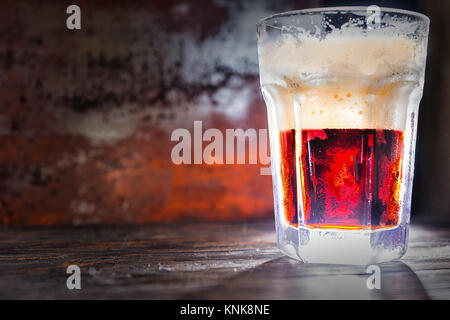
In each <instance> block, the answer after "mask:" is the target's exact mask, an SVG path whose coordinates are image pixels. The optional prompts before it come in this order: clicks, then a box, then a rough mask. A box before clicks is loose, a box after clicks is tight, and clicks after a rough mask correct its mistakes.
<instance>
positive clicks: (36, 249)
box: [0, 221, 450, 299]
mask: <svg viewBox="0 0 450 320" xmlns="http://www.w3.org/2000/svg"><path fill="white" fill-rule="evenodd" d="M71 264H76V265H78V266H80V268H81V290H68V289H67V286H66V280H67V277H68V276H69V275H68V274H66V268H67V267H68V266H69V265H71ZM380 268H381V275H382V276H381V279H382V280H381V289H380V290H369V289H367V286H366V281H367V278H368V277H369V274H367V273H366V269H365V267H358V266H335V265H318V264H302V263H299V262H298V261H295V260H291V259H289V258H286V257H284V256H283V255H282V254H281V253H280V252H279V251H278V250H277V249H276V247H275V234H274V226H273V222H272V221H268V222H257V223H249V222H247V223H188V224H176V225H156V226H151V225H143V226H120V227H119V226H95V227H28V228H25V227H21V228H16V227H0V298H3V299H16V298H26V299H37V298H43V299H109V298H113V299H122V298H123V299H131V298H137V299H314V298H324V299H352V298H355V299H449V298H450V225H449V224H442V223H440V224H436V223H435V224H430V223H428V224H416V225H413V227H412V230H411V238H410V245H409V250H408V253H407V254H406V256H405V257H404V258H403V259H402V260H401V261H398V262H392V263H386V264H381V265H380Z"/></svg>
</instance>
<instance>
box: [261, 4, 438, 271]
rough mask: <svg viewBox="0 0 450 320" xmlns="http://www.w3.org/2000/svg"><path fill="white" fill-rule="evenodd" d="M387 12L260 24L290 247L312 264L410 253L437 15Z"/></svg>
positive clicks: (278, 18)
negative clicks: (420, 118)
mask: <svg viewBox="0 0 450 320" xmlns="http://www.w3.org/2000/svg"><path fill="white" fill-rule="evenodd" d="M378 9H379V10H378ZM378 9H377V8H375V9H373V7H371V8H370V9H369V10H368V8H366V7H342V8H323V9H311V10H301V11H294V12H287V13H282V14H277V15H274V16H271V17H268V18H265V19H263V20H261V21H260V22H259V23H258V28H257V30H258V55H259V67H260V78H261V90H262V93H263V96H264V100H265V102H266V105H267V111H268V120H269V132H270V144H271V157H272V177H273V190H274V202H275V222H276V229H277V239H278V246H279V248H280V249H281V250H282V251H283V252H285V253H286V254H287V255H289V256H291V257H293V258H297V259H301V260H303V261H305V262H319V263H342V264H369V263H376V262H383V261H390V260H394V259H398V258H400V257H401V256H403V255H404V253H405V252H406V249H407V242H408V230H409V220H410V205H411V192H412V181H413V171H414V151H415V141H416V127H417V114H418V107H419V102H420V99H421V97H422V90H423V83H424V71H425V60H426V48H427V37H428V26H429V19H428V18H427V17H426V16H424V15H421V14H418V13H415V12H409V11H403V10H397V9H385V8H378Z"/></svg>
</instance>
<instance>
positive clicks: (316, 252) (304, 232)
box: [278, 224, 409, 265]
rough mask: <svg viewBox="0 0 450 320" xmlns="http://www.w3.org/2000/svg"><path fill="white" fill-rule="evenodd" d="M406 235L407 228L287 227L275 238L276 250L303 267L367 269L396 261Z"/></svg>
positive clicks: (399, 256) (400, 253)
mask: <svg viewBox="0 0 450 320" xmlns="http://www.w3.org/2000/svg"><path fill="white" fill-rule="evenodd" d="M408 232H409V227H408V225H407V224H403V225H399V226H397V227H395V228H389V229H379V230H336V229H333V230H331V229H311V228H307V227H304V226H299V228H298V229H296V228H293V227H289V228H287V229H285V230H283V232H280V233H279V234H278V248H279V249H280V250H281V251H283V253H285V254H286V255H288V256H290V257H292V258H294V259H298V260H301V261H303V262H307V263H327V264H353V265H369V264H374V263H381V262H387V261H392V260H396V259H400V258H401V257H402V256H403V255H404V254H405V252H406V249H407V244H408Z"/></svg>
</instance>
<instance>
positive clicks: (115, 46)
mask: <svg viewBox="0 0 450 320" xmlns="http://www.w3.org/2000/svg"><path fill="white" fill-rule="evenodd" d="M312 2H313V1H304V2H303V3H302V4H300V5H299V4H297V5H296V6H295V7H297V8H298V7H306V6H308V4H311V3H312ZM69 4H71V3H69V2H64V1H42V2H32V1H7V2H3V3H2V4H1V10H0V65H1V71H2V72H1V73H0V79H1V86H0V102H1V107H0V108H1V109H0V224H15V225H20V224H57V223H62V224H88V223H101V222H106V223H118V222H155V221H172V220H176V219H214V220H224V219H227V220H228V219H247V218H262V217H271V216H272V215H273V200H272V185H271V177H270V176H261V175H260V174H259V173H260V167H259V166H257V165H212V166H208V165H180V166H176V165H174V164H173V163H172V161H171V159H170V152H171V149H172V147H173V146H174V145H175V143H174V142H171V141H170V134H171V132H172V131H173V130H174V129H176V128H180V127H182V128H183V127H184V128H188V129H189V130H191V131H192V127H193V121H194V120H202V121H203V127H204V129H207V128H210V127H217V128H220V129H221V130H224V129H225V128H244V129H247V128H255V129H259V128H266V127H267V124H266V122H267V120H266V110H265V106H264V103H263V101H262V99H261V96H260V93H259V88H258V69H257V57H256V30H255V24H256V22H257V21H258V19H260V18H262V17H264V16H265V15H268V14H270V13H273V12H276V11H280V9H281V7H280V6H281V5H283V6H284V7H283V9H286V8H289V9H293V8H295V7H294V6H292V5H290V7H289V6H287V5H286V4H281V5H273V4H270V3H269V1H260V2H258V1H256V2H255V1H253V2H241V3H240V2H226V1H206V0H205V1H200V0H197V1H131V2H124V1H115V2H114V1H113V2H111V1H78V2H77V4H78V5H79V6H80V7H81V10H82V29H81V30H80V31H69V30H67V29H66V27H65V20H66V17H67V14H66V7H67V6H68V5H69ZM286 6H287V7H286Z"/></svg>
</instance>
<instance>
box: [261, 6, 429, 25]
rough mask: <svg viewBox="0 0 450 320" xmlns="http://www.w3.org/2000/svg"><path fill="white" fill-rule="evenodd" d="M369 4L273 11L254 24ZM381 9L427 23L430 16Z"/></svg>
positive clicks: (345, 9)
mask: <svg viewBox="0 0 450 320" xmlns="http://www.w3.org/2000/svg"><path fill="white" fill-rule="evenodd" d="M369 7H370V6H342V7H321V8H310V9H300V10H291V11H285V12H280V13H275V14H272V15H270V16H267V17H264V18H262V19H260V20H259V21H258V23H257V24H256V26H257V27H258V28H259V26H261V25H262V24H263V23H265V22H268V21H270V20H272V19H274V18H279V17H287V16H291V15H302V14H309V13H327V12H335V11H347V12H359V11H364V12H367V8H369ZM379 8H380V9H381V12H386V13H399V14H403V15H407V16H412V17H415V18H418V19H420V20H422V21H425V22H427V23H429V22H430V18H428V17H427V16H426V15H424V14H423V13H420V12H416V11H410V10H404V9H396V8H387V7H379Z"/></svg>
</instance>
